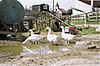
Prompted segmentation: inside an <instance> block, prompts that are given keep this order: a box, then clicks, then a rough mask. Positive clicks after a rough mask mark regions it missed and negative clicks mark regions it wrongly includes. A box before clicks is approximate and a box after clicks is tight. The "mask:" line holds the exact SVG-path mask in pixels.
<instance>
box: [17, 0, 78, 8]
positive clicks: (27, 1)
mask: <svg viewBox="0 0 100 66" xmlns="http://www.w3.org/2000/svg"><path fill="white" fill-rule="evenodd" d="M18 1H19V2H20V3H21V4H22V5H23V6H24V8H25V7H26V6H27V7H30V6H32V5H38V4H42V3H46V4H49V5H50V7H51V8H52V6H53V0H18ZM54 1H55V5H56V3H57V2H58V3H59V6H60V8H64V9H66V10H67V9H69V8H71V7H74V6H75V1H76V0H54Z"/></svg>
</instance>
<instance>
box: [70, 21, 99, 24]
mask: <svg viewBox="0 0 100 66" xmlns="http://www.w3.org/2000/svg"><path fill="white" fill-rule="evenodd" d="M72 23H73V24H85V22H84V21H80V22H77V21H73V22H72ZM86 24H100V22H95V21H88V22H87V23H86Z"/></svg>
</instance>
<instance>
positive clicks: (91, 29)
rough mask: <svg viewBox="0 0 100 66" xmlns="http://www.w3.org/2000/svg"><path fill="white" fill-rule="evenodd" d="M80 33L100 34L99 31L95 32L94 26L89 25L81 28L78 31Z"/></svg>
mask: <svg viewBox="0 0 100 66" xmlns="http://www.w3.org/2000/svg"><path fill="white" fill-rule="evenodd" d="M80 33H81V34H100V32H96V31H95V28H94V27H90V28H88V29H85V28H83V30H82V31H80Z"/></svg>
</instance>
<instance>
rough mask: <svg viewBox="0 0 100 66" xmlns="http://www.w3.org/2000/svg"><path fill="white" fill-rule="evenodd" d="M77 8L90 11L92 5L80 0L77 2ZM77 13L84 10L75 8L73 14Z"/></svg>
mask: <svg viewBox="0 0 100 66" xmlns="http://www.w3.org/2000/svg"><path fill="white" fill-rule="evenodd" d="M75 8H77V9H80V10H82V11H84V12H90V11H91V6H90V5H88V4H85V3H83V2H81V1H78V0H77V1H76V3H75ZM77 14H82V12H79V11H76V10H73V15H77Z"/></svg>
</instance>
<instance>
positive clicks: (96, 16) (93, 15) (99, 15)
mask: <svg viewBox="0 0 100 66" xmlns="http://www.w3.org/2000/svg"><path fill="white" fill-rule="evenodd" d="M86 14H87V17H85V14H78V15H73V16H72V21H78V22H79V21H85V19H87V20H88V21H95V22H99V21H100V11H94V12H88V13H86Z"/></svg>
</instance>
